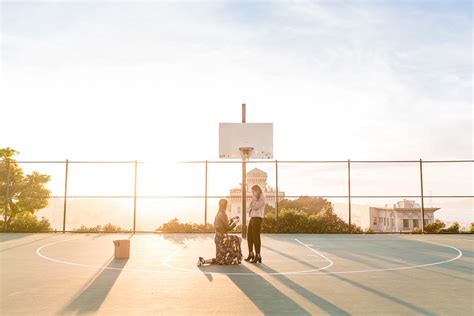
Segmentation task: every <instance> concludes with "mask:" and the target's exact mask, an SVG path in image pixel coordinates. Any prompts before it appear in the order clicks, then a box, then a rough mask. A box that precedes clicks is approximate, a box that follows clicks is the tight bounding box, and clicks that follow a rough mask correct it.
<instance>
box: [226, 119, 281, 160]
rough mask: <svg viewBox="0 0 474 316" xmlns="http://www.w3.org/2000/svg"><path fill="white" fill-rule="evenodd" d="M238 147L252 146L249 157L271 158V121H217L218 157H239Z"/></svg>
mask: <svg viewBox="0 0 474 316" xmlns="http://www.w3.org/2000/svg"><path fill="white" fill-rule="evenodd" d="M240 147H253V148H254V150H253V152H252V155H251V156H250V159H273V123H219V158H221V159H241V156H240V151H239V148H240Z"/></svg>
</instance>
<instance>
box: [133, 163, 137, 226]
mask: <svg viewBox="0 0 474 316" xmlns="http://www.w3.org/2000/svg"><path fill="white" fill-rule="evenodd" d="M137 169H138V162H137V161H136V160H135V181H134V185H133V233H134V234H135V227H136V223H137Z"/></svg>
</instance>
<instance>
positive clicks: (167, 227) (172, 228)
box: [155, 218, 214, 233]
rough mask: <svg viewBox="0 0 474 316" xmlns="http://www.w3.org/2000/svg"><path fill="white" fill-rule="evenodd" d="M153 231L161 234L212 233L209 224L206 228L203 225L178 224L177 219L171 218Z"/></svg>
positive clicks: (211, 227) (212, 229)
mask: <svg viewBox="0 0 474 316" xmlns="http://www.w3.org/2000/svg"><path fill="white" fill-rule="evenodd" d="M155 231H157V232H163V233H206V232H213V231H214V228H213V226H212V225H210V224H208V225H207V228H206V227H205V225H204V224H196V223H180V222H179V219H178V218H173V219H172V220H170V221H169V222H167V223H164V224H163V225H162V226H160V227H158V228H157V229H156V230H155Z"/></svg>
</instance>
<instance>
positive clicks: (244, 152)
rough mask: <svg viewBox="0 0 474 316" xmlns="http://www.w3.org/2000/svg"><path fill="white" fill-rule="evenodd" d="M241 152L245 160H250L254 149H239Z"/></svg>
mask: <svg viewBox="0 0 474 316" xmlns="http://www.w3.org/2000/svg"><path fill="white" fill-rule="evenodd" d="M239 151H240V156H241V157H242V159H243V160H249V158H250V156H251V155H252V152H253V147H239Z"/></svg>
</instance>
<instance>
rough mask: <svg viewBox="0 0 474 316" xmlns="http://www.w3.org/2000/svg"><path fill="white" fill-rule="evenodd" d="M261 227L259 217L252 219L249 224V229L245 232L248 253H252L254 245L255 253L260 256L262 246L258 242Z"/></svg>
mask: <svg viewBox="0 0 474 316" xmlns="http://www.w3.org/2000/svg"><path fill="white" fill-rule="evenodd" d="M261 226H262V218H261V217H252V218H251V219H250V222H249V229H248V232H247V243H248V246H249V253H250V252H252V251H253V245H255V253H256V254H260V248H261V246H262V244H261V242H260V227H261Z"/></svg>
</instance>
